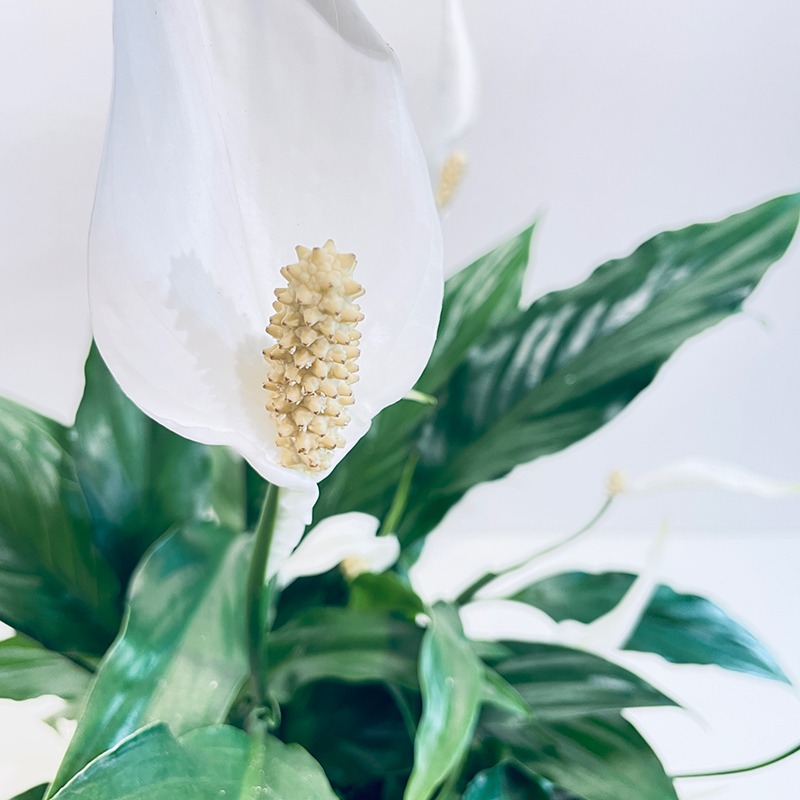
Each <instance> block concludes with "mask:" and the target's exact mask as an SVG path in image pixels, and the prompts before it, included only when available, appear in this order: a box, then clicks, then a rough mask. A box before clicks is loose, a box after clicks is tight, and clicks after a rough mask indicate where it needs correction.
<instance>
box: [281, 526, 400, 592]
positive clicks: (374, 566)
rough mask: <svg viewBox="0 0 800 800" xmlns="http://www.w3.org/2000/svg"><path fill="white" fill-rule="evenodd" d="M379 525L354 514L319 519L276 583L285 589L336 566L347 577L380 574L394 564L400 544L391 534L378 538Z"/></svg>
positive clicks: (282, 569) (287, 561)
mask: <svg viewBox="0 0 800 800" xmlns="http://www.w3.org/2000/svg"><path fill="white" fill-rule="evenodd" d="M379 526H380V521H379V520H377V519H376V518H375V517H373V516H371V515H370V514H362V513H361V512H358V511H352V512H349V513H347V514H337V515H336V516H333V517H328V518H327V519H324V520H322V522H320V523H319V524H318V525H316V526H315V527H314V528H313V529H312V530H311V531H309V532H308V534H307V535H306V536H305V537H304V539H303V540H302V542H300V544H299V545H298V547H297V549H296V550H295V551H294V552H293V553H292V555H291V556H290V557H289V558H288V559H286V561H284V563H283V566H282V567H281V568H280V571H279V572H278V583H279V584H280V585H281V586H287V585H288V584H290V583H291V582H292V581H294V580H296V579H297V578H302V577H306V576H309V575H320V574H322V573H323V572H327V571H328V570H331V569H333V568H334V567H336V566H339V565H341V568H342V571H343V572H344V573H345V575H346V576H347V577H348V578H354V577H356V576H357V575H360V574H362V573H364V572H373V573H381V572H384V571H385V570H387V569H389V567H391V566H392V564H394V562H395V561H397V558H398V556H399V555H400V543H399V542H398V540H397V537H396V536H393V535H388V536H378V528H379Z"/></svg>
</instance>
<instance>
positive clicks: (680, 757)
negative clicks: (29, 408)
mask: <svg viewBox="0 0 800 800" xmlns="http://www.w3.org/2000/svg"><path fill="white" fill-rule="evenodd" d="M363 5H364V7H365V9H366V10H367V12H368V13H369V14H370V15H371V16H372V17H373V19H374V21H375V23H376V25H377V26H378V27H379V28H380V29H381V30H382V31H383V32H384V33H385V36H386V38H387V39H388V40H389V41H390V43H391V44H392V45H393V46H394V47H395V48H396V50H397V51H398V54H399V56H400V58H401V61H402V62H403V66H404V70H405V73H406V75H407V76H408V80H409V83H410V85H411V87H412V89H413V90H414V97H415V98H418V99H416V100H415V104H416V105H417V106H418V107H419V108H420V109H421V110H422V111H424V109H425V107H426V104H427V105H430V103H431V102H433V100H431V97H432V94H431V92H430V91H428V92H427V94H426V92H425V91H424V90H425V89H426V86H427V88H430V84H431V79H430V74H431V73H430V70H431V68H432V66H433V63H434V62H435V53H436V47H435V42H436V35H437V34H436V26H437V7H438V4H437V3H434V2H432V0H402V1H401V0H394V2H393V1H392V0H369V1H368V2H364V3H363ZM466 5H467V14H468V19H469V23H470V27H471V29H472V31H473V35H474V38H475V41H476V46H477V50H478V56H479V60H480V68H481V75H482V84H483V92H482V104H481V113H480V117H479V119H478V121H477V123H476V125H475V126H474V128H473V130H472V131H471V132H470V133H469V134H468V136H467V137H466V139H465V142H464V145H465V148H466V149H467V151H468V153H469V154H470V159H471V165H470V168H469V172H468V174H467V178H466V181H465V183H464V186H463V189H462V192H461V194H460V196H458V197H457V198H456V201H455V203H454V205H453V208H452V211H451V212H450V213H449V215H448V217H447V219H446V221H445V234H446V246H447V251H448V263H449V265H450V267H451V268H455V266H457V265H460V264H462V263H465V261H466V260H468V259H469V258H471V257H473V256H476V255H478V254H480V253H481V252H482V251H484V250H485V249H486V248H487V247H489V246H491V245H493V244H495V243H497V242H498V241H500V240H501V239H502V238H503V237H504V236H505V235H507V234H510V233H512V232H515V231H516V230H518V229H519V228H520V227H521V226H522V225H524V224H526V223H527V222H529V221H530V220H531V219H532V218H533V217H534V216H537V215H538V216H541V217H542V224H541V227H540V229H539V232H538V234H537V237H536V243H535V247H534V259H533V261H534V264H535V269H534V271H533V273H532V274H531V276H530V282H529V285H528V292H529V295H530V296H531V297H533V296H535V295H537V294H540V293H541V292H543V291H546V290H548V289H551V288H556V287H561V286H565V285H569V284H570V283H572V282H575V281H577V280H580V279H582V278H583V277H584V276H585V275H587V274H588V272H589V271H590V270H591V269H592V268H593V267H595V266H597V265H598V264H600V263H601V262H602V261H604V260H606V259H607V258H610V257H614V256H617V255H623V254H626V253H628V252H630V251H631V250H632V249H633V248H634V247H635V246H636V245H637V244H638V243H639V242H641V241H642V240H643V239H645V238H647V237H649V236H650V235H652V234H653V233H656V232H657V231H659V230H663V229H665V228H671V227H679V226H682V225H684V224H687V223H689V222H693V221H698V220H703V219H714V218H718V217H721V216H724V215H726V214H728V213H731V212H733V211H736V210H739V209H741V208H744V207H747V206H748V205H751V204H755V203H757V202H760V201H761V200H764V199H766V198H768V197H770V196H772V195H775V194H778V193H782V192H786V191H794V190H798V189H800V89H798V77H799V76H800V49H798V47H797V37H798V33H800V5H798V4H797V3H796V2H795V0H760V2H755V1H754V0H700V1H698V0H669V2H666V1H662V0H652V2H647V3H643V2H641V0H491V2H489V0H467V1H466ZM109 6H110V2H109V0H80V1H79V0H73V1H72V2H70V3H62V2H60V0H0V97H2V99H3V103H4V111H3V114H4V115H6V119H10V118H11V115H15V116H16V117H17V118H24V119H25V120H26V125H27V134H25V135H22V134H20V132H19V129H17V132H16V133H15V134H13V135H12V134H10V133H9V130H10V129H9V128H8V126H4V125H3V124H2V122H0V212H1V213H0V235H2V236H3V240H5V234H6V233H8V232H18V231H19V230H24V231H25V232H26V235H27V238H28V242H29V247H26V248H25V250H24V251H13V252H8V251H5V252H4V253H3V254H2V255H0V259H3V262H2V265H3V266H8V265H10V264H11V261H12V260H13V261H14V263H15V264H16V263H25V264H29V265H31V266H30V268H29V269H28V272H27V278H26V279H27V280H31V281H35V280H37V275H36V271H35V269H34V267H33V266H32V265H33V264H34V262H35V261H36V259H37V258H38V257H39V256H40V255H42V254H48V253H49V254H50V255H51V257H52V258H59V259H62V260H63V270H62V272H61V275H60V276H59V278H58V280H59V281H61V282H62V288H63V292H64V293H63V294H62V295H61V296H62V297H63V298H64V301H63V302H62V303H60V304H58V305H57V306H53V307H49V308H47V307H40V308H34V309H20V314H19V318H18V319H14V320H0V334H2V335H3V336H4V337H7V336H9V335H12V333H13V335H29V336H30V337H33V339H34V340H36V337H37V336H38V341H39V344H40V346H41V347H42V348H47V347H57V346H58V342H54V341H52V340H50V341H48V340H47V339H46V338H44V337H42V336H41V334H40V333H39V327H38V326H37V320H40V319H42V318H44V317H47V316H49V317H50V318H52V316H53V315H55V316H56V318H58V319H59V320H60V321H61V324H62V325H63V326H64V330H67V329H68V328H69V327H70V326H74V325H76V324H79V323H78V322H77V321H76V317H77V316H78V315H76V314H74V313H73V309H74V308H76V307H79V306H80V304H81V302H82V300H81V297H80V296H79V295H80V294H81V292H80V289H79V287H76V286H75V281H74V280H73V277H74V274H76V272H78V271H79V270H80V269H81V264H80V263H79V260H78V257H77V256H76V254H77V253H79V251H80V245H81V241H80V236H79V235H78V234H77V233H76V231H79V230H82V228H81V224H83V223H85V222H86V221H87V220H88V214H89V210H90V207H91V191H92V183H93V182H92V180H91V179H90V178H87V177H86V176H87V174H89V175H90V172H91V170H89V172H88V173H87V170H86V167H87V166H91V164H92V161H93V159H96V158H97V156H98V153H99V151H98V145H99V133H98V130H99V129H98V126H97V120H98V119H101V118H102V115H103V113H104V107H103V103H104V100H105V93H106V91H107V86H108V58H109V54H110V43H109V38H108V22H109ZM23 78H24V80H23ZM426 97H427V100H426V99H425V98H426ZM54 104H55V105H54ZM53 107H56V108H57V110H58V114H57V116H56V117H53V116H51V115H50V114H49V111H48V109H51V108H53ZM20 115H21V116H20ZM89 130H91V131H93V132H94V133H91V134H90V135H89V137H88V138H85V139H83V141H84V142H85V144H83V145H82V146H80V147H78V146H76V142H77V141H78V139H79V137H81V136H83V134H82V133H81V131H89ZM23 133H24V130H23ZM54 173H55V174H59V175H61V176H62V178H61V179H60V180H59V181H58V183H57V184H53V183H52V181H49V182H48V176H51V175H52V174H54ZM20 176H23V177H24V178H25V180H26V182H27V190H26V191H25V192H24V193H23V194H21V195H14V196H11V195H9V193H8V192H5V193H4V192H3V190H2V187H3V186H10V185H14V184H15V183H16V184H18V180H19V177H20ZM50 207H57V208H59V209H60V212H61V217H60V219H61V222H60V224H58V225H57V226H56V227H54V228H52V229H48V230H42V227H41V219H42V217H43V215H42V213H41V212H42V210H43V209H44V210H46V209H47V208H50ZM798 297H800V243H796V246H795V247H794V248H793V249H792V251H791V253H790V256H789V257H788V258H787V259H786V260H785V261H784V262H783V263H782V264H781V265H780V266H779V267H777V268H776V269H775V270H774V271H773V272H772V273H771V274H770V275H769V276H768V278H767V279H766V280H765V281H764V284H763V286H762V287H761V288H760V289H759V290H758V292H757V294H756V295H755V296H754V297H753V299H752V301H751V302H750V303H749V304H748V307H747V312H746V314H744V315H742V316H740V317H738V318H737V319H735V320H732V321H730V322H728V323H726V324H724V325H722V326H720V327H719V328H717V329H715V330H713V331H711V332H709V333H707V334H705V335H703V336H701V337H699V338H698V339H697V340H695V341H693V342H691V343H689V344H688V345H686V346H685V347H683V348H682V349H681V351H680V352H679V353H678V355H677V356H676V358H675V359H674V360H673V361H672V362H671V363H670V364H669V365H668V366H667V368H665V369H664V370H663V372H662V374H661V375H660V376H659V378H658V380H657V381H656V384H655V385H654V386H653V387H652V388H651V389H649V390H648V391H647V392H645V393H644V394H643V395H642V396H641V397H640V398H639V399H638V400H637V401H636V402H634V403H633V405H632V406H631V407H630V408H629V409H628V411H627V412H626V413H624V414H623V415H622V416H620V417H619V418H617V420H615V421H614V422H613V423H612V424H611V425H609V426H608V427H607V428H606V429H605V430H603V431H602V432H600V433H598V434H597V435H595V436H594V437H592V438H590V439H589V440H587V441H586V442H584V443H582V444H580V445H578V446H576V447H573V448H572V449H570V450H569V451H568V452H566V453H564V454H561V455H558V456H554V457H551V458H548V459H542V460H541V461H539V462H538V463H536V464H534V465H530V466H526V467H523V468H520V469H518V470H517V471H516V472H515V473H514V474H512V475H511V476H510V477H509V478H507V479H505V480H503V481H500V482H497V483H495V484H492V485H490V486H486V487H483V488H481V489H479V490H476V491H474V492H473V493H471V494H470V496H469V497H468V498H467V499H466V500H465V502H464V503H462V505H461V506H460V507H459V508H458V509H456V511H455V512H454V513H453V514H452V515H451V516H450V517H449V519H448V520H447V521H446V524H445V526H444V530H443V532H442V535H441V536H439V537H437V541H436V542H434V547H432V548H431V552H430V553H428V554H427V556H426V558H425V559H424V561H423V564H422V565H421V569H420V576H421V580H423V581H424V582H427V585H431V586H441V585H442V584H444V583H446V582H447V580H450V579H452V575H450V576H449V577H448V576H445V575H442V564H443V563H447V564H448V573H450V571H453V572H455V571H457V569H458V565H456V567H455V568H453V567H452V566H451V565H452V563H453V558H452V549H451V547H452V546H451V545H450V542H452V537H453V536H455V535H458V536H467V535H468V537H469V541H471V542H473V543H474V545H475V547H474V552H475V553H478V554H479V555H476V556H472V558H473V560H474V559H475V558H479V557H480V553H481V552H482V551H481V547H483V548H484V552H485V549H486V548H487V547H489V549H490V550H491V552H492V553H496V552H497V551H498V550H499V549H500V547H501V545H500V540H501V539H502V541H503V542H506V543H507V546H508V547H509V548H516V551H517V552H522V551H523V550H524V549H525V548H526V547H531V546H532V543H533V542H539V541H541V540H542V538H543V537H544V536H548V535H553V534H557V533H558V532H566V531H569V530H572V529H574V528H575V527H576V526H577V525H579V524H580V523H582V522H583V521H584V520H585V519H586V518H587V517H588V516H589V515H590V514H591V513H592V512H593V511H594V509H595V508H596V506H597V504H598V502H599V500H600V497H601V492H602V486H603V482H604V479H605V476H606V474H607V473H608V471H609V470H610V469H611V468H612V467H617V466H619V467H624V468H626V469H628V470H629V471H630V472H631V473H634V474H635V473H639V472H643V471H645V470H649V469H651V468H654V467H657V466H659V465H661V464H663V463H666V462H669V461H671V460H674V459H676V458H680V457H683V456H686V455H702V456H715V457H720V458H725V459H728V460H731V461H735V462H737V463H739V464H742V465H744V466H747V467H750V468H752V469H755V470H759V471H762V472H765V473H768V474H773V475H775V476H779V477H783V478H787V479H791V478H794V479H800V457H798V453H799V452H800V426H798V424H797V417H796V405H797V403H796V397H797V396H798V390H800V378H798V358H797V350H798V346H800V315H799V314H798V313H797V302H798ZM3 358H4V356H3V354H2V353H0V366H2V367H3V368H4V369H5V368H15V369H19V368H21V367H24V366H25V365H19V364H13V363H12V364H10V365H9V364H6V363H5V362H4V361H3ZM63 369H64V374H65V375H67V374H68V373H69V372H70V371H71V370H72V365H70V364H66V363H65V364H64V366H63ZM32 372H33V373H35V370H33V371H32ZM33 379H40V380H47V381H48V382H49V384H48V385H51V386H53V387H57V386H59V385H61V384H60V376H59V375H58V374H55V375H53V374H50V375H43V376H40V377H39V378H36V376H35V374H34V375H33ZM54 390H55V389H54ZM665 517H668V518H669V519H670V520H671V523H672V529H673V532H674V533H673V537H672V540H671V542H670V545H669V549H668V552H667V556H666V558H665V563H664V575H665V576H666V577H667V578H669V579H670V580H671V581H673V582H674V583H676V585H678V586H679V587H680V588H686V589H694V590H702V589H706V590H708V591H709V592H710V594H711V595H712V596H714V597H716V598H718V599H720V600H721V601H723V602H724V603H725V605H726V606H727V607H729V608H730V609H732V610H733V611H734V612H735V613H736V614H737V615H738V616H739V617H740V618H741V619H743V620H744V621H746V622H747V623H749V624H750V625H751V627H753V628H754V629H755V630H756V631H758V632H759V633H761V634H763V635H764V637H765V638H766V640H767V641H768V642H769V644H770V645H771V646H772V648H773V650H774V651H775V652H776V653H777V654H778V655H779V656H780V657H781V658H782V659H783V661H784V663H785V666H786V668H787V670H788V671H789V672H790V673H792V674H793V675H794V677H796V678H800V644H799V643H798V640H797V637H796V622H795V615H796V613H797V611H798V608H800V588H798V586H799V584H798V582H797V580H796V577H795V569H794V565H795V564H797V563H798V557H799V556H800V499H798V500H784V501H772V502H767V501H764V500H758V499H754V498H750V497H741V496H736V495H730V494H719V493H716V494H715V493H711V492H699V491H698V492H684V493H682V494H674V495H670V496H662V497H657V498H652V499H648V500H645V499H641V500H636V501H634V500H629V501H626V502H625V503H621V504H620V506H619V507H618V508H617V509H615V510H614V512H613V513H612V514H610V515H609V517H608V518H607V519H606V521H605V522H604V523H603V525H602V530H601V531H599V532H597V533H595V534H593V536H592V537H591V538H590V539H588V540H587V542H586V544H585V545H583V546H582V547H580V548H576V549H574V550H571V551H568V552H567V553H565V554H564V558H565V559H568V561H569V563H570V564H581V565H589V566H593V567H597V568H599V567H600V566H631V565H634V564H635V563H636V562H637V561H639V560H640V559H641V557H642V555H643V553H644V550H645V549H646V544H647V537H648V536H649V535H650V534H651V533H652V532H653V531H655V530H656V528H657V527H658V526H659V525H660V524H661V522H662V521H663V520H664V518H665ZM487 543H488V544H487ZM443 548H444V549H445V550H446V551H447V556H446V560H444V559H442V558H441V557H439V558H437V552H438V554H439V556H441V555H442V549H443ZM464 550H465V548H459V552H463V551H464ZM468 560H469V559H465V560H464V564H463V565H462V566H463V568H464V569H465V570H466V569H468V564H467V561H468ZM502 622H503V620H500V619H498V625H499V624H502ZM652 669H653V674H654V676H656V678H657V679H658V680H661V678H662V677H663V675H662V672H663V670H661V668H660V667H657V666H653V667H652ZM696 672H697V674H696V676H695V677H690V678H689V679H686V680H683V681H682V683H681V696H682V697H685V699H687V701H691V702H694V701H696V702H697V704H699V705H700V706H703V708H702V710H703V712H704V713H705V716H706V718H707V719H708V720H709V722H710V728H709V730H708V731H707V732H704V730H703V729H702V728H701V727H700V726H699V725H697V724H696V723H695V722H691V721H690V722H687V721H686V720H684V719H681V720H677V719H676V718H675V716H674V712H653V713H652V714H649V716H648V719H647V720H646V724H647V725H648V730H651V728H652V736H653V739H654V741H655V742H656V744H657V746H658V747H659V749H660V750H661V751H662V753H663V754H664V757H665V759H666V760H667V762H668V764H669V765H670V767H671V768H675V769H689V768H695V767H697V768H702V767H704V766H715V765H728V764H731V763H736V762H737V761H749V760H751V759H753V758H758V757H761V756H766V755H769V754H771V753H772V752H774V751H777V750H778V749H780V748H781V747H782V746H783V745H784V744H789V743H790V742H792V741H794V740H795V739H798V738H800V712H799V711H798V709H800V706H799V705H798V704H797V702H796V700H795V699H794V697H793V696H791V695H790V694H789V693H788V692H786V691H785V690H782V689H780V688H779V687H775V686H767V685H764V684H763V683H758V682H754V681H748V680H745V679H741V680H740V679H735V678H732V677H731V676H719V675H718V674H717V673H716V672H715V671H711V672H709V671H707V670H706V671H696ZM692 675H694V673H692ZM660 685H664V686H666V688H669V687H670V686H671V685H672V684H671V683H668V682H667V681H666V679H665V680H663V681H662V682H661V684H660ZM734 700H735V701H736V703H742V704H743V705H744V707H745V709H746V710H745V712H744V713H743V714H737V713H735V712H736V709H735V707H734V706H733V701H734ZM659 714H661V718H660V719H654V716H656V717H657V716H658V715H659ZM0 715H1V716H0V724H2V721H6V720H7V721H8V723H9V724H11V722H12V719H11V717H10V716H9V713H8V712H6V711H0ZM7 737H10V738H13V733H10V734H7ZM18 738H19V737H17V739H18ZM2 761H3V753H0V768H2V766H3V764H2ZM5 766H6V767H7V766H8V764H6V765H5ZM2 774H3V773H2V771H1V769H0V775H2ZM798 783H800V764H798V763H797V761H796V762H793V763H791V764H787V765H785V766H783V767H778V768H775V769H773V770H769V771H766V772H764V773H760V774H758V775H753V776H750V777H747V778H740V779H737V780H735V781H729V782H726V783H725V785H724V787H723V789H722V790H721V793H720V794H719V795H717V796H719V797H722V798H726V799H727V800H745V798H748V800H749V799H750V798H752V797H755V796H769V797H771V798H776V800H783V799H784V798H786V800H789V798H793V797H794V796H796V789H795V787H796V786H797V785H798ZM0 784H1V782H0ZM2 796H3V792H2V790H0V797H2ZM688 796H690V795H688V794H687V797H688Z"/></svg>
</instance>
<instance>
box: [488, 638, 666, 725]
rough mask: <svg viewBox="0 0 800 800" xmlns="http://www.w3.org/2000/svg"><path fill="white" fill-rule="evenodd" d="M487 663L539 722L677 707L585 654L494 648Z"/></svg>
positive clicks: (520, 646) (529, 646)
mask: <svg viewBox="0 0 800 800" xmlns="http://www.w3.org/2000/svg"><path fill="white" fill-rule="evenodd" d="M488 661H489V664H490V665H491V666H492V667H493V668H494V669H495V670H496V671H497V672H498V674H499V675H500V676H501V677H502V678H504V679H505V680H506V681H508V683H509V684H511V686H513V687H514V688H515V689H516V690H517V691H518V692H519V694H520V695H521V696H522V697H523V698H524V699H525V701H526V702H527V703H528V704H529V705H530V707H531V708H532V709H533V713H534V715H535V717H536V719H538V720H553V719H562V718H566V717H575V716H585V715H586V714H593V713H599V712H604V711H619V710H622V709H624V708H636V707H642V706H666V705H675V704H674V702H673V701H672V700H670V699H669V698H668V697H667V696H666V695H664V694H662V693H661V692H659V691H658V690H657V689H655V688H654V687H652V686H650V684H649V683H647V681H645V680H644V679H642V678H640V677H639V676H638V675H635V674H634V673H632V672H630V671H628V670H626V669H625V668H623V667H620V666H617V665H616V664H612V663H611V662H610V661H606V660H605V659H603V658H600V656H596V655H594V654H593V653H588V652H586V651H584V650H573V649H571V648H568V647H559V646H556V645H549V644H539V643H529V642H503V643H501V644H500V646H499V648H498V647H495V646H493V648H492V655H491V657H489V658H488Z"/></svg>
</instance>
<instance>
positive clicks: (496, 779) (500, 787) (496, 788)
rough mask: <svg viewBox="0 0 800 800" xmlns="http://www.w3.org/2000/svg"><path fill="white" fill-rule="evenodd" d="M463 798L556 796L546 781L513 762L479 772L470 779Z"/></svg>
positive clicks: (539, 798) (503, 799) (540, 799)
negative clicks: (537, 778)
mask: <svg viewBox="0 0 800 800" xmlns="http://www.w3.org/2000/svg"><path fill="white" fill-rule="evenodd" d="M463 800H554V797H553V794H552V793H551V792H550V791H549V789H547V788H546V786H545V784H544V783H542V782H540V781H537V780H536V779H534V778H531V777H530V776H528V775H526V774H524V773H523V772H522V771H521V770H519V769H517V768H516V767H515V766H514V765H513V764H498V765H497V766H494V767H491V768H490V769H486V770H483V771H482V772H479V773H478V774H477V775H476V776H475V777H474V778H473V779H472V780H471V781H470V783H469V785H468V786H467V788H466V791H465V792H464V796H463Z"/></svg>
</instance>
